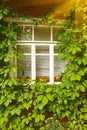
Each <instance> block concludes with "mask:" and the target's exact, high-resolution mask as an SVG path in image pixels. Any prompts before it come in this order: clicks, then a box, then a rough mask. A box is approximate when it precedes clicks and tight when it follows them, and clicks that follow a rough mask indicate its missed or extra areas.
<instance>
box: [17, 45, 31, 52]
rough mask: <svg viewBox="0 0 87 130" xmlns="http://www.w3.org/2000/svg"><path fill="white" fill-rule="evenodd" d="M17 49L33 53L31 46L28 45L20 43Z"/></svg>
mask: <svg viewBox="0 0 87 130" xmlns="http://www.w3.org/2000/svg"><path fill="white" fill-rule="evenodd" d="M17 50H18V51H19V52H22V53H31V46H28V45H22V46H21V45H18V46H17Z"/></svg>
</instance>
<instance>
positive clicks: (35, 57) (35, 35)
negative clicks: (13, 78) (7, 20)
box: [17, 25, 65, 83]
mask: <svg viewBox="0 0 87 130" xmlns="http://www.w3.org/2000/svg"><path fill="white" fill-rule="evenodd" d="M19 29H20V30H21V33H19V34H18V37H17V39H18V40H17V50H18V51H20V52H22V53H23V54H24V56H23V57H22V58H20V59H19V60H17V65H18V71H17V76H18V77H19V78H21V77H22V76H24V77H25V78H29V79H32V80H35V79H37V80H40V78H44V79H45V80H46V81H47V82H49V83H54V82H56V81H55V76H56V75H57V74H58V73H59V72H60V71H64V64H65V62H64V61H63V60H59V59H58V58H57V55H58V52H57V51H56V39H55V34H56V32H57V31H58V27H55V26H42V25H38V26H34V25H23V26H19Z"/></svg>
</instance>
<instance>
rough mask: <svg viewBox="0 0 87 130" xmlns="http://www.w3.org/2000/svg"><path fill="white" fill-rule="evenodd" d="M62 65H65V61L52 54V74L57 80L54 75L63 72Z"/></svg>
mask: <svg viewBox="0 0 87 130" xmlns="http://www.w3.org/2000/svg"><path fill="white" fill-rule="evenodd" d="M64 66H65V61H64V60H60V59H58V57H57V56H54V76H55V81H57V80H58V79H56V76H57V75H58V74H59V73H60V72H64V69H65V67H64Z"/></svg>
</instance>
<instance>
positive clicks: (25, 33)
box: [17, 26, 32, 41]
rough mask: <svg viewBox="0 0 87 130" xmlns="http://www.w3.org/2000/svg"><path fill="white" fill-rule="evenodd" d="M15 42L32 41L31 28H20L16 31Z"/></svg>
mask: <svg viewBox="0 0 87 130" xmlns="http://www.w3.org/2000/svg"><path fill="white" fill-rule="evenodd" d="M17 40H29V41H30V40H32V27H31V26H20V27H19V31H18V36H17Z"/></svg>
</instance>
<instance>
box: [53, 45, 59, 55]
mask: <svg viewBox="0 0 87 130" xmlns="http://www.w3.org/2000/svg"><path fill="white" fill-rule="evenodd" d="M54 53H55V54H58V50H57V49H56V46H54Z"/></svg>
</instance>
